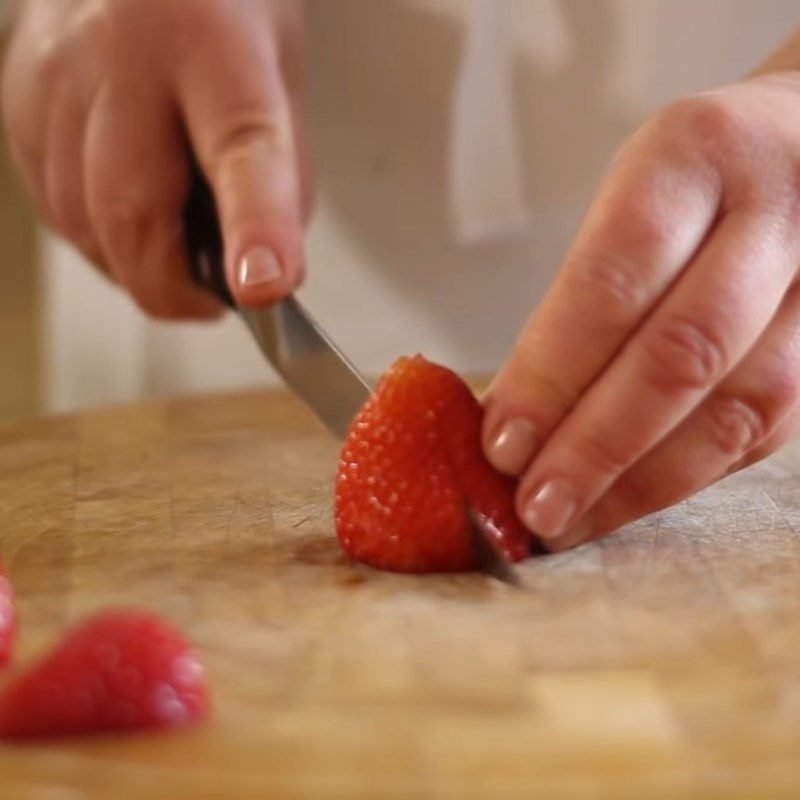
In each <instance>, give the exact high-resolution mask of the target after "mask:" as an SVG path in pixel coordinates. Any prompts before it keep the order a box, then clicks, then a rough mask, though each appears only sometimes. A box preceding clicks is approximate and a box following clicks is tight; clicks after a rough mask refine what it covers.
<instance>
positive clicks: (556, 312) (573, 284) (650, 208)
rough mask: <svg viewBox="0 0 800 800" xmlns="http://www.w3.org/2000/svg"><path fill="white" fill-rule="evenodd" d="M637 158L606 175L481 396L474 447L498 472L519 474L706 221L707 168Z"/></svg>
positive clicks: (709, 213) (713, 183)
mask: <svg viewBox="0 0 800 800" xmlns="http://www.w3.org/2000/svg"><path fill="white" fill-rule="evenodd" d="M640 149H641V148H637V147H636V146H634V147H632V148H631V149H630V150H629V152H627V153H623V154H622V156H621V157H619V158H618V162H617V163H616V164H615V165H614V166H612V169H611V171H610V174H609V175H608V177H607V178H606V180H605V181H604V183H603V188H602V189H601V191H600V193H599V195H598V196H597V198H596V199H595V201H594V202H593V204H592V207H591V209H590V211H589V214H588V216H587V218H586V220H585V222H584V223H583V225H582V226H581V229H580V232H579V234H578V237H577V239H576V241H575V244H574V245H573V247H572V248H571V249H570V252H569V253H568V254H567V257H566V259H565V262H564V265H563V266H562V268H561V270H560V271H559V275H558V278H557V279H556V281H555V283H554V285H553V287H552V289H551V290H550V291H549V292H548V294H547V296H546V297H545V299H544V300H543V302H542V303H541V305H540V306H539V308H538V309H537V310H536V312H535V314H534V315H533V317H532V318H531V319H530V320H529V322H528V323H527V325H526V326H525V327H524V329H523V331H522V333H521V335H520V337H519V340H518V341H517V344H516V346H515V348H514V350H513V352H512V354H511V357H510V358H509V360H508V362H507V363H506V364H505V365H504V366H503V368H502V369H501V370H500V372H499V374H498V375H497V377H496V378H495V380H494V382H493V384H492V386H491V388H490V390H489V392H488V396H487V401H486V402H487V413H486V418H485V423H484V448H485V451H486V454H487V457H488V458H489V460H490V461H491V462H492V463H493V464H494V466H495V467H496V468H497V469H499V470H501V471H503V472H507V473H510V474H519V473H520V472H522V470H523V469H524V467H525V466H526V465H527V464H528V462H529V461H530V459H531V457H532V456H533V455H534V453H535V452H536V451H537V450H538V449H540V448H541V447H542V446H543V444H544V442H545V441H546V439H547V437H548V436H549V435H550V433H551V432H552V430H553V429H554V428H555V427H556V425H557V424H558V423H559V421H560V420H561V419H562V418H563V417H564V416H565V415H566V414H567V413H568V411H569V409H570V408H571V407H572V406H573V405H574V404H575V403H576V401H577V399H578V398H579V397H580V396H581V394H582V393H583V392H584V391H585V390H586V388H587V387H588V386H589V385H590V384H591V383H592V382H593V381H594V379H595V378H596V377H597V375H598V374H599V373H600V372H601V370H602V369H603V368H605V366H606V365H607V364H608V363H609V362H610V361H611V360H612V359H613V357H614V355H615V354H616V353H617V352H618V351H619V349H620V348H621V347H622V345H623V344H624V342H625V341H626V339H627V338H628V336H629V335H630V333H631V332H632V331H633V330H634V329H635V328H636V327H637V326H638V325H639V324H640V323H641V321H642V319H644V317H645V316H646V315H647V313H648V312H649V311H650V310H651V309H652V308H653V307H654V306H655V304H656V303H657V302H658V301H659V299H660V298H661V296H662V295H663V293H664V292H665V291H666V290H667V289H668V287H669V286H670V284H672V282H673V281H674V280H675V278H676V276H677V275H678V274H679V273H680V271H681V270H682V269H683V268H684V267H685V266H686V264H687V263H688V262H689V260H690V259H691V257H692V256H693V254H694V253H695V252H696V250H697V249H698V247H699V246H700V244H701V242H702V241H703V239H704V237H705V236H706V234H707V232H708V230H709V228H710V227H711V226H712V224H713V222H714V219H715V216H716V214H717V207H718V203H719V185H718V181H717V179H716V177H715V176H714V174H713V173H711V172H710V171H709V169H708V168H707V167H705V166H704V165H703V164H702V163H698V162H697V160H696V159H695V158H694V157H690V156H689V155H687V153H686V152H681V153H680V154H675V153H663V152H660V151H656V150H649V151H647V152H644V153H640V152H639V150H640ZM587 343H590V346H587Z"/></svg>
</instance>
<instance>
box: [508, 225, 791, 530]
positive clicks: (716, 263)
mask: <svg viewBox="0 0 800 800" xmlns="http://www.w3.org/2000/svg"><path fill="white" fill-rule="evenodd" d="M788 224H789V223H788V222H786V223H785V225H786V226H787V227H788ZM783 225H784V224H783V223H780V224H779V223H777V222H776V221H775V220H774V219H773V218H772V217H770V216H767V215H766V214H760V213H759V214H757V213H754V212H751V211H746V210H744V209H742V210H740V211H734V212H731V213H730V214H728V215H727V216H726V217H725V219H724V220H723V221H722V222H721V223H720V225H719V227H718V229H717V230H716V232H715V235H714V236H713V238H712V239H711V241H710V242H709V243H708V244H707V245H706V246H705V247H704V248H703V250H702V251H701V253H700V254H699V255H698V257H697V259H696V260H695V262H694V263H693V264H692V265H691V266H690V268H689V269H688V270H686V272H685V274H684V275H683V276H682V277H681V279H680V280H679V281H678V282H677V284H676V286H675V287H674V288H673V290H672V291H671V292H670V294H669V296H668V297H667V298H666V299H665V300H664V301H663V302H662V303H661V305H660V306H659V307H658V309H657V310H656V311H655V312H654V313H653V314H652V316H651V317H650V318H649V319H648V321H647V322H646V323H645V324H644V325H642V326H641V327H640V329H639V330H638V332H637V333H636V335H635V336H634V337H633V338H632V339H631V340H630V342H629V343H628V344H627V345H626V346H625V348H624V349H623V350H622V352H621V353H620V355H619V356H618V357H617V358H616V359H615V361H614V363H613V364H612V365H611V366H610V367H609V368H608V369H607V370H606V372H605V373H604V374H603V375H602V377H601V378H600V379H599V380H598V381H597V382H596V383H595V384H594V385H593V386H592V387H591V388H590V389H589V391H587V392H586V394H585V395H584V396H583V397H582V398H581V400H580V402H579V403H578V405H577V406H576V408H575V409H574V411H573V412H572V413H571V414H570V415H569V417H568V418H567V419H566V420H565V421H564V423H563V424H562V425H561V426H560V427H559V428H558V430H557V431H556V432H555V433H554V434H553V436H552V437H551V439H550V440H549V441H548V443H547V445H546V446H545V448H544V450H543V451H542V452H541V453H540V454H539V456H538V458H537V459H536V461H535V462H534V463H533V465H532V467H531V468H530V469H529V470H528V472H527V473H526V475H525V476H524V477H523V479H522V481H521V484H520V487H519V490H518V498H517V501H518V510H519V512H520V514H521V516H522V518H523V520H524V521H525V522H526V524H527V525H528V526H529V527H530V529H531V530H532V531H534V532H535V533H537V534H538V535H539V536H540V537H542V538H544V539H553V538H556V537H558V536H560V535H562V534H563V533H564V532H565V531H567V530H569V529H570V528H571V527H572V525H573V524H574V523H575V521H576V520H577V519H579V518H580V517H582V516H583V514H584V513H585V512H586V511H587V510H588V509H589V508H590V507H591V506H592V505H593V504H594V503H595V502H596V500H597V499H598V498H599V497H600V496H601V495H602V494H603V493H604V492H605V491H607V489H608V488H609V487H610V486H611V484H613V483H614V482H615V481H616V479H617V478H618V477H619V476H620V475H621V474H622V473H624V472H625V471H626V470H627V469H628V468H630V466H631V465H632V464H633V463H635V462H637V461H638V460H639V459H640V458H641V457H642V456H643V455H644V454H645V453H646V452H648V451H649V450H651V449H652V448H653V447H655V445H657V444H658V442H659V441H660V440H662V439H663V438H664V437H665V436H666V435H667V434H668V433H669V432H670V431H671V430H672V429H673V428H674V427H675V426H676V425H677V424H678V423H679V422H680V421H681V420H682V419H683V418H684V417H686V416H687V415H688V414H689V413H690V412H691V411H692V409H693V408H694V407H695V406H696V405H697V404H698V403H699V402H700V401H701V400H702V399H703V398H704V397H705V396H706V395H707V394H708V393H709V392H710V391H711V390H712V389H713V388H714V386H715V385H716V384H717V383H719V382H720V381H721V380H722V379H723V378H724V377H725V375H726V374H727V373H729V372H730V370H731V369H733V367H735V365H736V364H737V363H738V362H739V361H740V360H741V359H742V358H743V357H744V356H745V354H746V353H747V352H748V351H749V350H750V349H751V347H752V346H753V345H754V344H755V342H756V340H757V339H758V338H759V336H760V335H761V333H762V332H763V331H764V330H765V329H766V327H767V325H768V324H769V321H770V319H771V318H772V317H773V315H774V314H775V312H776V310H777V308H778V306H779V304H780V303H781V300H782V297H783V295H784V294H785V292H786V289H787V287H788V284H789V282H790V281H791V279H792V276H793V273H794V271H795V266H796V263H797V256H798V254H797V252H795V251H796V250H797V246H796V244H794V243H793V244H792V245H791V246H789V245H788V244H787V243H788V242H793V236H792V234H791V232H790V231H788V230H785V229H784V227H783Z"/></svg>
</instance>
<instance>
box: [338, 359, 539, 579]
mask: <svg viewBox="0 0 800 800" xmlns="http://www.w3.org/2000/svg"><path fill="white" fill-rule="evenodd" d="M482 417H483V409H482V408H481V406H480V404H479V403H478V401H477V400H476V398H475V396H474V395H473V394H472V392H471V391H470V389H469V387H468V386H467V385H466V384H465V383H464V382H463V381H462V380H461V378H459V377H458V375H456V374H455V373H454V372H452V371H451V370H449V369H446V368H445V367H441V366H439V365H437V364H432V363H430V362H429V361H426V360H425V359H424V358H423V357H422V356H415V357H413V358H401V359H399V360H398V361H397V362H395V364H394V365H393V366H392V367H391V368H390V369H389V371H388V372H387V373H386V374H385V375H384V377H383V379H382V380H381V382H380V384H379V386H378V388H377V390H376V391H375V393H374V394H373V395H372V396H371V397H370V399H369V400H368V401H367V402H366V403H365V405H364V406H363V408H362V409H361V411H360V412H359V413H358V414H357V415H356V417H355V419H354V420H353V423H352V425H351V427H350V431H349V433H348V435H347V438H346V439H345V442H344V446H343V448H342V453H341V458H340V461H339V470H338V474H337V479H336V531H337V534H338V536H339V539H340V541H341V543H342V547H343V548H344V550H345V551H346V552H347V553H348V555H350V556H351V557H352V558H354V559H356V560H358V561H363V562H365V563H367V564H370V565H372V566H374V567H378V568H380V569H388V570H395V571H399V572H455V571H462V570H470V569H475V568H476V566H477V561H476V553H475V551H474V549H473V544H472V537H471V536H470V533H469V525H470V521H469V517H468V515H467V509H468V508H472V509H474V510H475V511H477V512H478V513H479V514H480V515H482V516H483V517H485V518H488V519H489V520H490V521H491V522H492V523H493V525H492V527H493V529H494V530H496V532H497V542H498V544H499V546H500V548H501V549H502V550H503V551H504V552H505V554H506V556H508V557H509V558H510V559H512V560H515V561H518V560H520V559H522V558H524V557H525V556H526V555H528V554H529V552H530V547H531V539H530V535H529V534H528V533H527V531H526V530H525V528H524V527H523V525H522V524H521V523H520V521H519V520H518V518H517V516H516V514H515V512H514V499H513V498H514V481H513V480H511V479H509V478H507V477H505V476H502V475H500V474H499V473H497V472H496V471H495V470H494V469H493V468H492V467H491V465H490V464H489V463H488V462H487V461H486V459H485V458H484V456H483V453H482V451H481V445H480V429H481V421H482Z"/></svg>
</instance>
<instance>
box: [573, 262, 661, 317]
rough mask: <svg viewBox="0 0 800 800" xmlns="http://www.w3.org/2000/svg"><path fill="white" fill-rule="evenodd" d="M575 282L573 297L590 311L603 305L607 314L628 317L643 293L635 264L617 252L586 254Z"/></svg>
mask: <svg viewBox="0 0 800 800" xmlns="http://www.w3.org/2000/svg"><path fill="white" fill-rule="evenodd" d="M574 282H575V289H577V292H574V295H575V297H576V298H581V297H582V298H583V302H585V303H587V305H588V306H589V307H590V308H591V309H592V310H593V311H596V310H597V308H598V307H599V308H602V309H603V313H604V315H606V316H607V317H609V318H617V317H619V316H622V318H624V319H628V318H629V317H630V315H631V313H632V311H633V310H635V309H637V308H639V307H641V305H642V302H643V301H644V299H645V296H646V291H645V286H644V281H643V279H642V274H641V270H640V268H639V266H638V264H636V263H634V261H633V259H631V258H629V257H627V256H626V255H624V254H623V253H620V252H605V253H602V252H600V253H596V254H594V255H593V256H590V257H587V258H586V259H585V260H584V261H583V262H582V264H581V267H580V269H579V270H577V272H576V276H575V279H574ZM579 302H580V301H579Z"/></svg>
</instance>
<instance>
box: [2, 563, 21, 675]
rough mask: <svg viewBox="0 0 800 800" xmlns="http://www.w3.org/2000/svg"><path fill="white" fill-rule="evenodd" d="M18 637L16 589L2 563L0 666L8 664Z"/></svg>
mask: <svg viewBox="0 0 800 800" xmlns="http://www.w3.org/2000/svg"><path fill="white" fill-rule="evenodd" d="M16 639H17V612H16V610H15V608H14V590H13V589H12V587H11V581H9V579H8V575H7V573H6V570H5V567H4V566H3V564H2V563H0V667H2V666H4V665H6V664H8V662H9V661H10V660H11V656H12V655H13V651H14V644H15V642H16Z"/></svg>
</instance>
